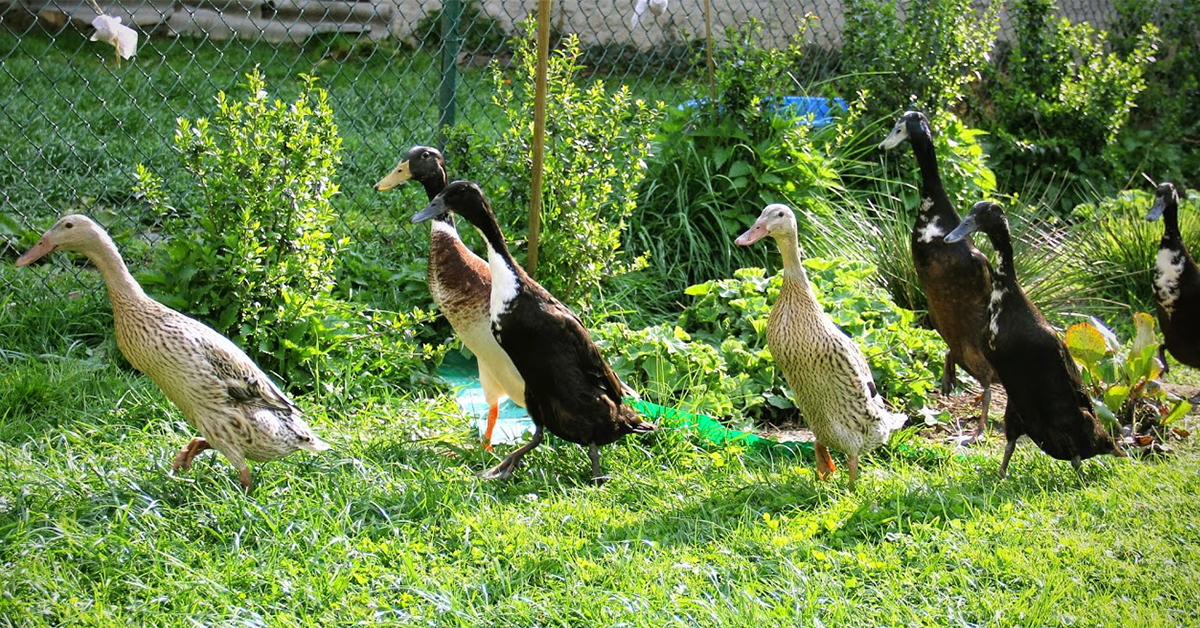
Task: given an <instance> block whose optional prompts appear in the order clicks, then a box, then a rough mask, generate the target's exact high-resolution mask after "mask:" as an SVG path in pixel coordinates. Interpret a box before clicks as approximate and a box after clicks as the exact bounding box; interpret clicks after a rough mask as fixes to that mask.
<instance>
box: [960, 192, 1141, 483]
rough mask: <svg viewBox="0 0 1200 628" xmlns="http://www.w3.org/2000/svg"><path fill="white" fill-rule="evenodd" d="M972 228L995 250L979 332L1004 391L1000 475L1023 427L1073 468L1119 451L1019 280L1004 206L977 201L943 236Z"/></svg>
mask: <svg viewBox="0 0 1200 628" xmlns="http://www.w3.org/2000/svg"><path fill="white" fill-rule="evenodd" d="M975 231H982V232H983V233H985V234H987V236H988V238H989V239H991V241H992V247H993V248H994V249H995V251H996V255H997V256H998V258H999V263H998V265H997V266H996V268H995V272H994V274H993V275H992V279H993V286H992V293H991V295H990V296H989V298H988V309H987V320H986V322H985V323H984V325H983V329H982V334H981V336H982V338H983V349H984V352H985V353H986V355H987V359H988V362H989V363H990V364H991V365H992V366H993V367H994V368H995V369H996V373H997V375H999V378H1000V381H1001V383H1003V384H1004V389H1005V391H1007V393H1008V406H1007V408H1006V409H1005V411H1004V435H1005V438H1006V439H1007V443H1006V445H1005V448H1004V459H1003V461H1002V462H1001V463H1000V477H1005V475H1006V474H1007V473H1008V462H1009V460H1010V459H1011V458H1012V454H1013V450H1014V449H1015V448H1016V446H1017V441H1018V439H1020V437H1021V436H1022V435H1024V436H1028V437H1029V438H1030V439H1031V440H1033V442H1034V443H1037V445H1038V447H1040V448H1041V449H1042V451H1044V452H1046V453H1047V454H1049V455H1050V456H1052V457H1054V458H1057V459H1059V460H1069V461H1071V466H1072V467H1074V468H1075V470H1076V471H1077V472H1078V471H1080V469H1081V466H1080V465H1081V461H1082V460H1085V459H1087V458H1091V457H1093V456H1097V455H1101V454H1112V455H1114V456H1119V457H1124V456H1125V453H1124V452H1123V451H1122V450H1121V448H1120V447H1118V446H1117V444H1116V443H1115V442H1114V441H1113V439H1112V437H1111V436H1110V435H1109V434H1108V431H1107V430H1105V429H1104V427H1103V426H1102V425H1101V424H1100V421H1099V420H1097V418H1096V409H1095V406H1093V405H1092V400H1091V397H1089V396H1088V394H1087V391H1086V390H1085V389H1084V386H1083V379H1082V378H1081V377H1080V374H1079V367H1078V366H1076V364H1075V360H1074V359H1073V358H1072V357H1071V354H1070V353H1069V352H1068V351H1067V345H1066V343H1064V342H1063V340H1062V338H1060V337H1059V335H1058V333H1057V332H1056V331H1055V330H1054V328H1053V327H1051V326H1050V324H1049V323H1048V322H1046V319H1045V317H1043V316H1042V312H1041V310H1039V309H1038V308H1037V306H1036V305H1034V304H1033V303H1032V302H1030V301H1029V299H1028V298H1027V297H1026V296H1025V292H1024V291H1023V290H1022V289H1021V286H1020V284H1019V283H1018V282H1017V273H1016V268H1015V267H1014V265H1013V249H1012V241H1011V236H1010V235H1009V228H1008V219H1007V217H1006V216H1005V215H1004V210H1003V208H1001V207H1000V205H999V204H998V203H994V202H992V201H980V202H978V203H976V204H975V205H974V206H973V207H972V208H971V211H970V213H968V214H967V217H966V218H964V219H963V220H962V222H961V223H960V224H959V225H958V226H957V227H955V228H954V230H953V231H951V232H950V233H948V234H946V236H945V239H946V241H947V242H961V241H962V240H963V239H964V238H966V237H967V235H968V234H970V233H973V232H975Z"/></svg>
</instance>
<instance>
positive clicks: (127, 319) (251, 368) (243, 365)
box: [17, 215, 329, 491]
mask: <svg viewBox="0 0 1200 628" xmlns="http://www.w3.org/2000/svg"><path fill="white" fill-rule="evenodd" d="M56 250H63V251H75V252H77V253H82V254H83V255H85V256H87V258H88V259H90V260H91V261H92V263H93V264H95V265H96V268H98V269H99V270H100V275H101V276H102V277H103V278H104V284H105V286H107V288H108V297H109V300H110V301H111V302H112V309H113V324H114V326H115V327H116V331H117V346H118V347H120V349H121V353H122V354H124V355H125V358H126V359H128V360H129V363H130V364H132V365H133V366H134V368H136V369H137V370H139V371H141V372H143V373H145V374H146V375H148V376H150V379H152V380H154V383H155V384H158V387H159V388H161V389H162V391H163V392H164V393H165V394H166V395H167V398H168V399H170V400H171V402H172V403H174V404H175V405H176V406H177V407H178V408H179V411H180V412H182V413H183V417H184V418H185V419H187V422H188V424H189V425H191V426H192V427H194V428H196V430H197V431H199V432H200V434H201V436H202V437H201V438H194V439H192V442H190V443H188V445H187V446H185V447H184V448H183V449H181V450H180V451H179V454H178V455H177V456H176V457H175V462H174V464H172V466H171V468H172V470H173V471H178V470H180V469H184V470H186V469H187V468H188V467H190V466H191V464H192V458H194V457H195V456H196V454H198V453H200V452H202V451H204V450H206V449H209V448H213V449H216V450H217V451H220V452H221V453H223V454H225V457H226V458H228V459H229V462H230V463H232V464H233V466H234V467H235V468H236V469H237V470H238V479H239V480H240V481H241V483H242V486H243V487H244V488H245V489H246V490H247V491H249V490H250V487H251V485H252V484H251V479H250V467H249V465H247V464H246V461H247V460H253V461H255V462H266V461H268V460H274V459H276V458H281V457H283V456H286V455H288V454H290V453H292V452H294V451H298V450H305V451H311V452H318V451H325V450H326V449H329V445H328V444H327V443H325V442H324V441H322V440H321V439H320V438H317V436H316V434H314V433H313V431H312V429H311V428H309V426H308V423H306V422H305V421H304V418H303V416H301V414H300V409H299V408H297V407H296V404H294V403H292V400H291V399H289V398H288V396H287V395H285V394H284V393H283V391H282V390H280V389H279V387H278V386H276V385H275V384H274V382H272V381H271V379H270V378H269V377H267V374H266V373H264V372H263V371H262V369H260V368H258V366H257V365H256V364H254V362H253V361H252V360H251V359H250V358H249V357H248V356H247V355H246V353H245V352H243V351H242V350H241V349H239V348H238V347H237V345H235V344H233V343H232V342H230V340H229V339H228V338H226V337H224V336H222V335H221V334H218V333H217V332H216V331H214V330H213V329H212V328H210V327H208V326H207V325H205V324H203V323H201V322H199V321H196V320H193V319H191V318H188V317H187V316H184V315H183V314H180V313H179V312H176V311H175V310H172V309H171V308H169V307H167V306H165V305H163V304H161V303H159V302H158V301H155V300H154V299H151V298H150V297H148V296H146V293H145V292H143V291H142V287H141V286H140V285H138V282H137V280H136V279H134V278H133V275H131V274H130V273H129V270H128V269H127V268H126V267H125V262H124V261H123V260H122V259H121V254H120V253H119V252H117V247H116V245H115V244H114V243H113V241H112V238H110V237H109V235H108V233H106V232H105V231H104V229H103V228H102V227H100V225H98V224H96V223H95V222H93V221H92V220H91V219H90V218H88V217H86V216H82V215H72V216H64V217H62V218H60V219H59V220H58V222H55V223H54V226H52V227H50V229H49V230H48V231H46V233H45V234H43V235H42V238H41V240H39V241H38V243H37V245H35V246H34V247H33V248H32V249H30V250H29V251H28V252H26V253H25V254H24V255H22V256H21V257H20V258H19V259H18V260H17V266H25V265H28V264H30V263H32V262H33V261H34V260H36V259H38V258H39V257H42V256H43V255H46V254H47V253H50V252H51V251H56Z"/></svg>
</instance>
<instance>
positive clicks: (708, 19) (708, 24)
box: [704, 0, 717, 106]
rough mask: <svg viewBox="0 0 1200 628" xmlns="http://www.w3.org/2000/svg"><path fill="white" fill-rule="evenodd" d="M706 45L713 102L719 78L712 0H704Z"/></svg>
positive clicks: (710, 93)
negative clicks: (715, 53)
mask: <svg viewBox="0 0 1200 628" xmlns="http://www.w3.org/2000/svg"><path fill="white" fill-rule="evenodd" d="M704 47H705V48H706V49H707V52H708V91H709V95H710V96H712V103H713V104H714V106H715V104H716V102H717V80H716V78H715V77H714V74H715V72H716V64H714V63H713V40H712V0H704Z"/></svg>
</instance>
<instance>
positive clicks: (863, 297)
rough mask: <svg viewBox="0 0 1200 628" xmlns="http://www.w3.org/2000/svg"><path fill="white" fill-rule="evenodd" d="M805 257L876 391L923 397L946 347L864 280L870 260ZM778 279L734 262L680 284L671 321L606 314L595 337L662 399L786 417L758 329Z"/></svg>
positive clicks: (906, 400)
mask: <svg viewBox="0 0 1200 628" xmlns="http://www.w3.org/2000/svg"><path fill="white" fill-rule="evenodd" d="M804 265H805V267H806V269H807V270H808V273H809V278H810V279H811V280H812V282H813V286H814V288H815V289H816V291H817V295H818V298H819V299H820V301H821V303H822V305H823V306H824V307H825V311H826V313H828V314H829V316H830V317H831V318H832V319H833V321H834V322H835V323H836V324H837V325H838V326H839V327H840V328H841V329H842V330H843V331H845V332H846V333H847V334H848V335H849V336H850V337H851V338H853V339H854V340H855V342H856V343H858V344H859V346H860V347H862V349H863V353H864V354H865V355H866V356H867V362H868V363H869V364H870V367H871V372H872V375H873V376H874V377H875V383H876V385H877V386H878V388H879V390H880V392H881V394H883V395H884V396H885V397H886V398H887V399H888V400H889V401H891V402H892V403H893V404H895V405H897V406H907V407H910V408H920V407H922V406H924V405H925V402H926V395H927V394H928V393H929V391H930V390H932V389H933V385H934V382H935V381H937V379H936V374H935V372H934V369H936V368H938V367H939V366H940V365H941V355H942V353H943V352H944V351H945V347H944V345H942V343H941V340H940V339H938V337H937V334H936V333H934V332H932V331H929V330H924V329H919V328H916V327H914V320H915V315H914V314H913V313H912V312H910V311H908V310H904V309H901V308H898V307H896V305H895V304H894V303H893V302H892V301H891V299H890V298H888V296H887V293H886V292H885V291H883V290H882V289H881V288H879V287H877V286H875V285H874V284H873V283H872V276H873V275H874V273H875V269H874V268H873V267H872V266H871V265H870V264H867V263H865V262H859V261H852V260H847V259H844V258H834V259H828V260H825V259H815V258H814V259H807V260H805V261H804ZM782 281H783V280H782V275H780V274H776V275H774V276H771V277H768V276H767V275H766V272H765V271H764V270H763V269H761V268H744V269H739V270H737V271H736V272H735V273H734V276H733V278H730V279H722V280H717V281H709V282H706V283H703V284H698V285H695V286H692V287H690V288H688V290H687V292H688V294H689V295H690V296H692V297H693V301H692V303H691V304H689V305H688V307H687V308H686V309H685V310H684V311H683V312H682V313H681V314H680V316H679V320H678V321H677V323H676V324H674V325H671V324H663V325H658V326H654V327H651V328H648V329H645V330H641V331H632V330H630V329H629V328H628V327H626V326H624V325H623V324H614V323H609V324H605V325H601V326H599V327H598V328H597V338H598V342H599V343H601V345H602V347H605V354H606V355H607V356H608V357H609V360H610V362H611V363H612V365H613V368H614V369H616V370H617V371H618V372H619V373H620V374H621V375H622V377H625V378H626V381H628V382H630V383H631V384H632V385H634V387H636V388H641V389H643V390H645V391H646V392H647V393H648V395H650V396H652V397H657V398H658V399H659V400H662V401H664V402H666V403H673V404H677V405H681V406H683V407H684V408H685V409H693V408H695V409H697V410H698V411H701V412H708V413H713V414H716V415H717V416H728V415H729V414H730V413H731V412H732V413H737V414H740V415H741V416H744V417H748V418H752V419H754V420H755V421H759V422H762V421H769V422H785V421H788V420H791V419H794V418H795V409H794V408H795V405H794V403H793V402H792V394H791V391H790V390H789V389H788V387H787V384H786V382H785V381H784V379H783V374H782V373H780V372H779V371H778V369H776V368H775V367H774V360H773V359H772V358H771V354H770V351H769V350H768V348H767V336H766V333H767V331H766V330H767V318H768V316H769V314H770V311H771V307H772V305H773V304H774V303H775V301H776V299H777V298H778V296H779V289H780V286H781V285H782Z"/></svg>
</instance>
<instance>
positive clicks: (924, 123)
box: [879, 111, 933, 150]
mask: <svg viewBox="0 0 1200 628" xmlns="http://www.w3.org/2000/svg"><path fill="white" fill-rule="evenodd" d="M915 136H924V137H926V138H932V137H933V132H932V131H930V130H929V118H926V117H925V114H923V113H921V112H920V111H905V112H904V115H902V116H900V119H899V120H897V121H896V126H894V127H892V132H891V133H888V136H887V137H885V138H883V141H882V142H880V143H879V147H880V148H882V149H884V150H891V149H893V148H895V147H897V146H899V145H900V143H901V142H903V141H904V140H906V139H908V138H910V137H915Z"/></svg>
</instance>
